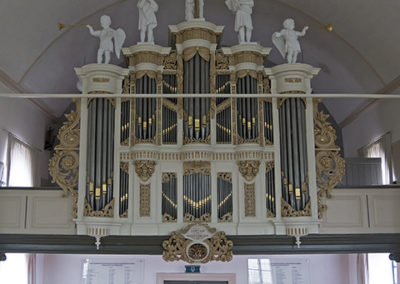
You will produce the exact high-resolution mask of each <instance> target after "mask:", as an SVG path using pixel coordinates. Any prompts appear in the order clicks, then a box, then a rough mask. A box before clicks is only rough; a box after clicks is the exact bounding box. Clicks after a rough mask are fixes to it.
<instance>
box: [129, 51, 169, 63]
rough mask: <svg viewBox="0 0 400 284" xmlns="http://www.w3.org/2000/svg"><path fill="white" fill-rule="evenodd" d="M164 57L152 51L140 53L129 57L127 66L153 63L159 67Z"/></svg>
mask: <svg viewBox="0 0 400 284" xmlns="http://www.w3.org/2000/svg"><path fill="white" fill-rule="evenodd" d="M163 60H164V56H163V55H162V54H159V53H157V52H153V51H140V52H137V53H135V54H133V55H131V56H130V57H129V65H130V66H136V65H138V64H140V63H153V64H155V65H158V66H161V65H162V64H163Z"/></svg>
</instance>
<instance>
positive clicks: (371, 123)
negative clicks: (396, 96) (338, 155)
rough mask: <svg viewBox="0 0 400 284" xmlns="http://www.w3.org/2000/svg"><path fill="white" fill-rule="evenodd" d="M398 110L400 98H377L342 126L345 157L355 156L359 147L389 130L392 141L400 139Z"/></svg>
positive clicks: (399, 115)
mask: <svg viewBox="0 0 400 284" xmlns="http://www.w3.org/2000/svg"><path fill="white" fill-rule="evenodd" d="M399 110H400V100H379V101H377V102H376V103H375V104H373V105H372V106H371V107H369V108H368V109H366V110H365V111H364V112H362V113H361V114H360V115H359V117H358V118H357V119H356V120H355V121H353V122H352V123H351V124H349V125H348V126H346V127H345V128H343V130H342V133H343V141H344V149H345V157H357V156H358V153H357V150H358V149H359V148H361V147H362V146H365V145H367V144H369V143H372V142H374V141H375V140H377V139H378V138H379V137H381V136H382V135H384V134H385V133H387V132H389V131H390V132H391V133H392V143H394V142H396V141H398V140H400V123H399V121H400V114H399ZM394 158H396V157H394Z"/></svg>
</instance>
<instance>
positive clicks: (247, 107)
mask: <svg viewBox="0 0 400 284" xmlns="http://www.w3.org/2000/svg"><path fill="white" fill-rule="evenodd" d="M236 91H237V93H238V94H255V93H257V79H256V78H253V77H251V76H250V75H246V76H245V77H243V78H239V79H238V81H237V85H236ZM258 119H259V118H258V99H257V98H239V99H237V131H238V135H239V137H240V138H242V141H243V142H248V143H249V142H250V143H251V142H254V140H255V139H257V138H258V136H259V131H258Z"/></svg>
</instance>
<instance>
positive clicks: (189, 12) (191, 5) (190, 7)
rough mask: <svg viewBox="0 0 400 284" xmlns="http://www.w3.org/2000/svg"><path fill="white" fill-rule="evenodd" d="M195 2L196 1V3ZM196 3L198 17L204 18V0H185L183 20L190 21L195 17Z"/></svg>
mask: <svg viewBox="0 0 400 284" xmlns="http://www.w3.org/2000/svg"><path fill="white" fill-rule="evenodd" d="M196 2H197V3H196ZM196 5H198V9H199V15H198V18H199V19H204V15H203V11H204V0H185V20H186V21H192V20H193V19H194V18H196V16H197V15H196Z"/></svg>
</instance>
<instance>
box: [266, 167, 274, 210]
mask: <svg viewBox="0 0 400 284" xmlns="http://www.w3.org/2000/svg"><path fill="white" fill-rule="evenodd" d="M265 186H266V199H267V210H269V211H270V212H271V213H272V214H274V215H275V214H276V211H275V210H276V207H275V202H276V200H275V169H274V168H273V169H271V170H269V171H267V172H266V173H265Z"/></svg>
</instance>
